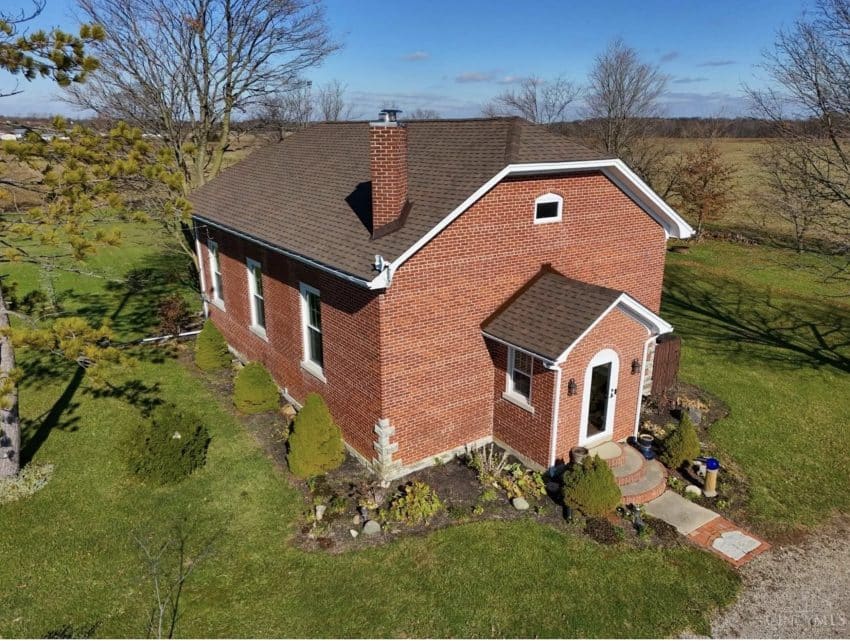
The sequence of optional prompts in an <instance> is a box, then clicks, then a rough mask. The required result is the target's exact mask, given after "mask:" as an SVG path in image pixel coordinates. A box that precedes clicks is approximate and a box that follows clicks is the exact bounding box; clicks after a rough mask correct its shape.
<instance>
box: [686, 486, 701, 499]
mask: <svg viewBox="0 0 850 641" xmlns="http://www.w3.org/2000/svg"><path fill="white" fill-rule="evenodd" d="M685 494H686V495H689V496H702V490H701V489H700V488H699V487H697V486H696V485H688V486H687V487H685Z"/></svg>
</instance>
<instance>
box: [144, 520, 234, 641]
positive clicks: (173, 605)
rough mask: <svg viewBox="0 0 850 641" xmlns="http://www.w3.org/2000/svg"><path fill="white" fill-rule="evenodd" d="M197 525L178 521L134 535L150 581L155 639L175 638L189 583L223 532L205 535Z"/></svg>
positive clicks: (151, 632) (151, 624)
mask: <svg viewBox="0 0 850 641" xmlns="http://www.w3.org/2000/svg"><path fill="white" fill-rule="evenodd" d="M198 530H199V527H198V524H197V523H193V522H190V521H189V520H188V519H186V518H178V519H176V520H175V521H174V522H173V523H171V524H170V525H169V526H168V527H167V528H166V529H165V530H164V531H162V530H160V529H159V528H152V530H151V531H149V532H145V533H141V532H134V533H133V541H134V543H135V544H136V547H137V549H138V551H139V555H140V556H141V560H142V564H143V567H144V572H145V576H146V579H147V580H148V581H149V582H150V588H151V595H152V596H151V601H152V603H151V608H150V615H149V617H148V621H147V630H146V632H147V634H148V636H149V637H153V638H155V639H171V638H173V637H174V634H175V631H176V628H177V623H178V622H179V621H180V616H181V615H182V609H181V599H182V596H183V592H184V589H185V587H186V583H187V581H188V580H189V578H190V577H191V576H192V574H193V573H194V572H195V570H196V569H197V568H198V566H199V565H200V564H201V563H203V562H204V561H206V560H207V559H208V558H210V557H211V556H212V555H213V553H214V551H215V549H214V544H215V542H216V541H217V539H218V538H219V537H220V536H221V534H222V532H221V531H216V532H214V533H213V534H212V535H211V536H206V537H204V536H202V535H201V534H200V533H199V531H198Z"/></svg>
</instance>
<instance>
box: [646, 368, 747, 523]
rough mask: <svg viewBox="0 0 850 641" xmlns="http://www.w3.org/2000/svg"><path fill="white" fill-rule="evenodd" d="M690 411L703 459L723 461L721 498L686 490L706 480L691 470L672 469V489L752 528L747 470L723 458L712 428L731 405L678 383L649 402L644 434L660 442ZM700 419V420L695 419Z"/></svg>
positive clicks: (668, 483) (670, 483) (669, 478)
mask: <svg viewBox="0 0 850 641" xmlns="http://www.w3.org/2000/svg"><path fill="white" fill-rule="evenodd" d="M689 410H690V412H691V414H690V416H691V419H692V423H693V425H694V428H695V429H696V431H697V435H698V437H699V441H700V449H701V454H702V456H705V457H709V456H714V457H716V458H718V460H719V461H720V466H721V467H720V474H719V477H718V483H717V496H715V497H712V498H708V497H705V496H703V495H699V496H696V495H693V494H689V493H687V492H686V491H685V488H686V487H687V486H688V485H696V486H697V487H700V488H701V487H702V479H701V478H699V477H698V476H697V475H696V473H694V472H693V471H691V470H689V469H676V470H670V471H669V475H668V477H667V485H668V487H669V488H670V489H671V490H673V491H675V492H677V493H678V494H681V495H683V496H685V497H686V498H688V499H690V500H692V501H693V502H694V503H697V504H698V505H701V506H703V507H706V508H708V509H711V510H714V511H716V512H719V513H720V514H722V515H723V516H725V517H726V518H728V519H729V520H731V521H733V522H738V523H742V524H747V525H751V524H750V523H749V520H748V518H747V503H748V501H749V496H750V491H749V485H748V482H747V479H746V477H745V475H744V473H743V471H742V470H741V469H740V468H739V467H738V466H737V465H736V464H735V463H734V461H731V460H730V459H729V458H728V457H724V456H722V455H721V454H720V453H719V452H718V450H717V447H716V446H715V445H714V444H713V442H712V438H711V427H712V426H713V425H714V424H715V423H716V422H717V421H719V420H721V419H724V418H726V417H727V416H728V415H729V408H728V406H727V405H726V404H725V403H724V402H723V401H722V400H721V399H720V398H718V397H717V396H714V395H713V394H710V393H708V392H706V391H705V390H702V389H700V388H699V387H697V386H696V385H691V384H688V383H684V382H678V383H677V384H676V385H675V386H674V387H673V388H672V389H671V390H669V391H668V392H667V394H665V395H664V396H662V397H661V398H654V399H649V400H648V401H647V402H646V403H644V406H643V409H642V412H641V430H640V431H641V432H648V433H651V434H652V435H653V436H654V437H655V438H656V443H658V442H659V441H660V440H663V438H664V436H666V434H667V433H668V431H669V430H668V429H667V426H669V425H671V424H677V423H678V422H679V421H680V420H681V418H682V416H683V414H684V413H685V412H688V411H689ZM695 418H698V419H699V420H698V421H696V420H693V419H695Z"/></svg>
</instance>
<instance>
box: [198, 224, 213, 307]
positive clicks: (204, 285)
mask: <svg viewBox="0 0 850 641" xmlns="http://www.w3.org/2000/svg"><path fill="white" fill-rule="evenodd" d="M194 227H195V254H196V255H197V257H198V278H200V280H201V300H202V301H203V303H204V318H209V317H210V306H209V303H208V302H207V282H206V280H207V279H206V278H205V277H204V254H203V253H202V252H201V241H200V240H198V223H197V222H195V225H194Z"/></svg>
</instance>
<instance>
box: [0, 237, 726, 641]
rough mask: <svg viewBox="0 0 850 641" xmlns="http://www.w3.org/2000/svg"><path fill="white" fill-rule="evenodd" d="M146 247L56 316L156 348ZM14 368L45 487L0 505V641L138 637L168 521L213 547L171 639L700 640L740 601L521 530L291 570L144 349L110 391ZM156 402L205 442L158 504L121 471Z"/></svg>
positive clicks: (29, 366)
mask: <svg viewBox="0 0 850 641" xmlns="http://www.w3.org/2000/svg"><path fill="white" fill-rule="evenodd" d="M150 246H151V243H150V234H149V233H147V232H144V233H139V234H137V235H136V236H135V242H134V243H133V244H129V245H128V246H127V247H125V248H121V249H117V250H110V251H109V252H106V253H104V254H103V255H101V256H100V257H99V259H98V260H101V261H103V264H104V265H109V266H114V269H115V270H116V271H115V274H116V275H118V274H120V273H121V272H122V271H126V270H129V269H131V268H133V267H134V266H135V267H139V266H141V265H144V264H151V265H154V266H155V267H156V273H155V274H153V275H152V276H151V275H148V276H146V277H145V279H143V285H144V286H141V287H139V286H137V287H134V288H130V289H128V288H126V287H116V286H111V287H110V288H105V287H104V285H105V282H104V281H101V280H94V279H88V278H81V277H73V278H68V279H65V278H64V277H63V278H62V279H60V280H58V281H57V287H56V289H57V292H58V293H59V294H60V298H61V299H62V300H63V301H65V305H66V309H67V310H68V311H73V310H77V311H80V312H82V313H86V314H88V315H89V316H91V317H93V318H100V317H104V316H106V317H112V318H113V319H114V322H115V324H116V326H117V327H118V329H119V331H120V333H121V335H122V336H124V337H127V338H129V337H132V336H138V335H141V334H144V333H148V332H150V331H152V324H153V315H152V312H151V310H152V309H153V307H152V306H153V305H155V301H156V300H157V297H158V296H161V295H162V294H163V293H165V292H166V291H168V290H169V289H171V288H172V287H173V285H174V284H175V283H178V284H179V279H178V278H173V277H163V274H168V273H170V274H172V276H173V275H174V274H176V273H179V272H180V271H181V269H180V268H178V269H177V270H176V271H174V272H172V271H171V269H170V268H168V269H165V268H166V267H168V265H169V261H167V260H164V259H163V257H162V256H161V255H159V253H158V252H156V251H155V250H153V249H150V248H149V247H150ZM178 267H179V263H178ZM16 278H17V279H18V280H19V281H20V282H21V283H22V289H23V290H24V291H25V290H26V288H27V287H28V286H32V285H33V284H34V283H36V282H38V281H37V275H36V274H34V273H32V272H28V271H26V270H20V269H18V270H17V273H16ZM68 288H73V289H74V291H75V293H74V296H70V295H68V294H67V292H66V289H68ZM184 291H185V290H184ZM75 301H81V302H75ZM22 356H23V357H22V363H23V366H24V368H25V371H26V374H27V376H26V378H25V381H24V384H23V388H22V395H21V402H22V413H23V417H24V419H25V428H26V429H25V445H24V450H25V451H24V454H25V456H26V458H31V459H32V460H34V461H40V462H51V463H54V464H55V465H56V471H55V475H54V478H53V479H52V480H51V482H50V484H49V485H48V486H47V487H46V488H45V489H43V490H41V491H40V492H38V493H37V494H36V495H34V496H33V497H31V498H30V499H27V500H25V501H20V502H18V503H12V504H7V505H2V506H0V522H1V523H3V524H4V526H5V527H3V528H0V550H2V551H3V562H2V563H0V586H2V588H3V589H2V596H3V598H2V603H3V616H2V617H0V636H4V637H8V636H41V635H44V634H46V633H47V632H49V631H51V630H56V629H59V628H61V627H62V626H66V625H73V626H78V629H79V626H82V627H83V628H85V627H86V626H91V625H94V624H97V628H96V629H95V634H96V635H97V636H117V637H121V636H140V635H144V634H145V618H146V614H147V608H148V606H149V603H150V589H149V586H148V585H147V583H146V580H145V577H144V574H143V572H142V566H141V563H140V560H139V556H138V554H137V551H136V548H135V546H134V544H133V541H132V535H133V533H134V532H148V531H153V530H159V529H162V528H165V527H167V526H168V525H169V524H170V523H172V522H173V521H174V520H175V519H177V518H188V519H189V520H190V521H192V522H194V523H196V524H197V528H198V536H199V537H204V536H209V535H210V534H211V533H212V532H219V531H220V532H221V535H220V537H219V538H218V541H217V543H216V552H215V554H214V556H212V557H211V558H210V559H208V560H207V561H206V562H205V563H204V564H203V565H201V566H200V568H199V570H198V573H197V574H196V575H195V576H194V577H193V579H192V582H191V583H190V584H189V585H188V587H187V590H186V593H185V598H184V605H185V615H184V618H183V619H182V620H181V621H180V623H179V625H178V629H177V634H178V635H179V636H249V637H250V636H253V637H264V636H285V637H298V636H324V637H328V636H331V637H334V636H342V637H350V636H439V637H443V636H467V637H476V636H550V637H552V636H559V637H560V636H567V637H569V636H591V637H610V636H638V637H640V636H659V635H660V636H668V635H675V634H676V633H677V632H679V631H680V630H682V629H685V628H692V629H694V630H697V631H701V632H707V629H706V618H705V617H706V615H707V614H708V613H709V612H710V611H711V609H712V608H713V607H715V606H716V605H721V604H724V603H728V602H729V601H730V600H731V599H732V598H733V596H734V594H735V592H736V590H737V586H738V579H737V577H736V576H735V574H734V573H733V572H732V571H731V570H730V569H729V568H728V567H727V566H726V565H725V564H724V563H723V562H721V561H719V560H717V559H716V558H714V557H713V556H711V555H709V554H707V553H704V552H700V551H698V550H696V549H693V548H689V547H683V548H680V549H673V550H643V551H638V550H634V549H628V548H621V547H602V546H599V545H597V544H594V543H592V542H590V541H589V540H587V539H585V538H584V537H580V536H575V535H571V534H568V533H566V532H561V531H557V530H554V529H552V528H551V527H548V526H544V525H539V524H536V523H534V522H531V521H516V522H511V523H477V524H470V525H465V526H460V527H455V528H450V529H447V530H443V531H440V532H438V533H435V534H433V535H431V536H428V537H414V538H409V539H406V540H402V541H399V542H395V543H393V544H390V545H387V546H385V547H380V548H373V549H371V550H368V551H362V552H352V553H345V554H341V555H329V554H326V553H305V552H302V551H300V550H297V549H295V548H293V547H292V546H291V545H290V544H289V542H288V540H289V537H290V535H291V534H292V532H293V527H294V522H295V518H296V515H297V513H298V512H299V510H300V505H301V504H300V500H299V498H298V496H297V495H296V494H295V492H294V490H293V489H292V488H291V487H290V486H289V485H288V483H287V481H286V480H285V479H284V478H283V477H282V476H281V474H280V473H279V471H278V470H277V469H276V468H275V467H274V464H273V463H272V462H271V461H270V460H269V459H268V458H267V457H266V456H265V455H264V454H263V453H262V452H261V450H260V449H259V448H258V446H257V444H256V442H255V440H254V438H253V436H252V435H251V434H250V433H248V432H247V431H246V429H245V428H244V427H242V426H241V425H240V424H239V423H238V422H237V421H236V419H235V418H234V417H233V415H232V414H231V413H230V412H229V411H228V409H227V408H226V407H225V405H224V404H225V403H226V402H227V400H226V399H220V398H216V397H215V396H214V395H213V394H212V393H211V392H210V391H208V389H207V388H206V386H205V385H204V384H203V383H202V382H201V381H200V380H199V379H197V378H196V377H195V376H194V374H191V373H189V372H188V371H187V370H186V369H185V368H184V367H183V365H181V363H180V362H179V361H177V360H176V359H175V358H173V357H172V355H170V354H168V353H167V352H164V351H162V350H155V349H150V350H144V351H141V352H140V360H139V363H138V365H137V366H136V367H135V368H134V369H132V370H129V371H125V372H124V373H123V374H122V375H121V376H119V377H116V378H114V379H112V380H110V383H111V386H112V387H111V388H110V390H109V393H103V392H102V391H98V389H96V388H92V387H90V385H89V382H88V381H87V380H86V378H85V376H80V375H79V373H78V371H76V370H75V369H74V368H73V367H71V366H69V365H67V364H64V363H61V362H56V361H54V360H51V359H48V358H36V357H35V355H33V354H25V355H22ZM154 397H160V398H162V399H164V400H167V401H171V402H175V403H178V404H180V405H181V406H184V407H187V408H190V409H191V410H192V411H195V412H197V413H198V414H200V415H201V416H203V417H204V419H205V420H206V423H207V425H208V426H209V428H210V431H211V433H212V437H213V440H212V443H211V445H210V451H209V462H208V464H207V466H206V467H205V468H204V469H203V470H201V471H200V472H198V473H196V474H194V475H193V476H192V477H191V478H189V479H188V480H186V481H184V482H183V483H181V484H179V485H176V486H172V487H166V488H151V487H149V486H145V485H142V484H140V483H137V482H136V481H134V480H131V479H130V478H128V477H127V475H126V473H125V470H124V463H123V449H122V448H123V443H124V439H125V437H126V435H127V434H128V433H129V432H130V431H131V430H133V429H134V428H135V427H136V426H137V425H138V424H139V421H140V420H141V414H140V409H141V408H143V407H144V406H145V405H146V404H147V403H148V402H149V400H150V399H151V398H154Z"/></svg>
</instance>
